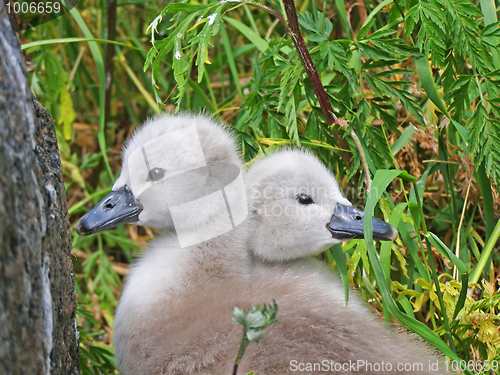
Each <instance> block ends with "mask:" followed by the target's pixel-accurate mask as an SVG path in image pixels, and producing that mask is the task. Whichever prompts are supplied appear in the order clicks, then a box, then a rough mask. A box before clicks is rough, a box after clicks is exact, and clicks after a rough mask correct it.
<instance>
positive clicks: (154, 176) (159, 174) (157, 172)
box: [148, 168, 165, 181]
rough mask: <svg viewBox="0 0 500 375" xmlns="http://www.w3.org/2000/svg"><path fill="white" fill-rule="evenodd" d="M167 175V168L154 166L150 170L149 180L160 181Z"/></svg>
mask: <svg viewBox="0 0 500 375" xmlns="http://www.w3.org/2000/svg"><path fill="white" fill-rule="evenodd" d="M163 177H165V169H163V168H153V169H151V170H150V171H149V172H148V181H160V180H161V179H163Z"/></svg>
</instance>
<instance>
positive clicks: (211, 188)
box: [76, 114, 247, 243]
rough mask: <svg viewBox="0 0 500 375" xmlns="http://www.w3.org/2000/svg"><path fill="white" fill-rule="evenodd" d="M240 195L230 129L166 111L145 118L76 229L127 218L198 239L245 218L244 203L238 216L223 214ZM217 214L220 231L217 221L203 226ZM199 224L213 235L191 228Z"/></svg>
mask: <svg viewBox="0 0 500 375" xmlns="http://www.w3.org/2000/svg"><path fill="white" fill-rule="evenodd" d="M235 184H236V185H237V186H235ZM224 187H226V188H225V189H223V188H224ZM231 187H232V188H231ZM241 195H243V196H244V186H243V180H242V178H241V159H240V158H239V157H238V153H237V147H236V144H235V141H234V139H233V138H231V136H230V135H229V134H228V132H227V131H225V130H224V129H223V128H222V126H221V125H220V124H219V123H217V122H216V121H214V120H213V119H210V118H207V117H205V116H202V115H187V114H181V115H171V114H166V115H162V116H159V117H156V118H153V119H151V120H149V121H147V122H146V123H145V124H144V125H143V126H142V127H141V128H140V129H139V130H137V131H136V132H135V134H134V135H133V136H132V137H131V138H130V140H129V141H128V142H127V145H126V146H125V148H124V151H123V167H122V172H121V174H120V177H119V178H118V179H117V180H116V182H115V184H114V186H113V190H112V192H111V193H110V194H109V195H108V196H107V197H106V198H104V199H103V200H102V201H101V202H100V203H99V204H98V205H97V206H96V207H95V208H94V209H93V210H92V211H91V212H89V213H88V214H87V215H85V216H84V217H82V218H81V219H80V221H79V222H78V223H77V226H76V227H77V230H78V231H79V233H80V234H93V233H96V232H99V231H102V230H105V229H109V228H112V227H115V226H117V225H120V224H125V223H131V222H135V223H137V224H139V225H148V226H150V227H153V228H156V229H164V228H174V226H175V228H176V230H177V232H178V235H179V232H182V233H184V234H185V237H186V238H191V239H192V240H193V241H195V242H194V243H196V241H198V240H199V239H204V238H205V237H207V236H208V237H210V236H212V237H214V236H215V235H217V234H221V233H223V232H224V231H225V229H227V228H226V226H227V225H230V224H231V223H232V225H233V226H234V225H237V223H238V222H241V221H242V219H244V217H246V212H247V211H246V203H245V204H240V206H241V207H237V210H239V211H241V214H240V215H239V216H238V215H237V214H236V212H235V213H234V216H235V217H231V218H228V217H227V212H228V210H229V209H230V208H234V207H231V203H232V202H233V203H234V204H238V203H235V202H237V201H238V198H240V197H241ZM245 202H246V201H245ZM234 204H233V205H234ZM228 206H230V208H228ZM237 210H236V211H237ZM221 215H222V216H224V217H223V218H222V219H221V220H223V222H222V224H221V225H222V227H224V228H225V229H224V231H222V232H221V228H220V225H219V227H217V228H215V229H214V225H215V226H217V222H216V224H211V225H209V226H207V225H202V224H207V222H208V221H209V220H208V219H209V217H210V222H213V217H217V216H220V217H222V216H221ZM176 219H177V220H176ZM230 219H233V221H232V222H231V223H229V221H230ZM228 223H229V224H228ZM219 224H220V223H219ZM179 225H180V226H182V228H180V227H179ZM200 227H203V228H204V229H203V230H205V231H208V232H211V234H210V233H209V234H207V233H205V234H200V233H198V234H196V233H194V234H193V233H192V232H190V231H191V230H193V228H200ZM179 229H181V230H179ZM214 231H215V235H214ZM197 236H198V237H197ZM200 236H201V237H200ZM198 242H199V241H198Z"/></svg>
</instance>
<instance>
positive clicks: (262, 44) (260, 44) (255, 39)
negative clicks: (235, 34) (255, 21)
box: [224, 17, 269, 53]
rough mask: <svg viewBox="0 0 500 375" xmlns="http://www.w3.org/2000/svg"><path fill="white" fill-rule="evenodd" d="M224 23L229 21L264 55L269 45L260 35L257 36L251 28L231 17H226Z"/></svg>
mask: <svg viewBox="0 0 500 375" xmlns="http://www.w3.org/2000/svg"><path fill="white" fill-rule="evenodd" d="M224 21H227V22H228V23H230V24H231V25H232V26H234V27H235V28H236V29H237V30H238V31H239V32H240V33H241V34H243V36H244V37H245V38H247V39H248V40H249V41H251V42H252V43H253V44H255V46H256V47H257V48H258V49H259V51H260V52H262V53H264V52H265V51H266V50H267V49H268V48H269V45H268V44H267V42H266V41H265V40H264V39H262V38H261V37H260V35H258V34H256V33H255V31H253V30H252V29H251V28H249V27H248V26H247V25H245V24H243V23H241V22H240V21H237V20H235V19H234V18H231V17H224Z"/></svg>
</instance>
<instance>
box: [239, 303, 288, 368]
mask: <svg viewBox="0 0 500 375" xmlns="http://www.w3.org/2000/svg"><path fill="white" fill-rule="evenodd" d="M233 315H234V316H233V318H232V319H233V322H235V323H236V324H239V325H241V326H243V337H242V338H241V342H240V348H239V350H238V356H237V358H236V361H235V368H236V370H235V371H234V372H233V374H235V373H236V371H237V368H238V364H239V363H240V361H241V359H242V358H243V356H244V355H245V351H246V350H247V348H248V345H250V343H251V342H259V341H260V340H262V339H263V338H264V329H266V327H268V326H270V325H271V324H273V323H276V322H277V319H276V316H277V315H278V305H277V304H276V301H275V300H273V305H272V306H271V305H270V304H266V303H263V304H262V310H260V305H259V304H256V305H255V306H253V307H252V308H251V309H250V310H248V311H247V310H241V309H239V308H237V307H235V308H234V312H233Z"/></svg>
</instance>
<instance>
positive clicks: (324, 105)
mask: <svg viewBox="0 0 500 375" xmlns="http://www.w3.org/2000/svg"><path fill="white" fill-rule="evenodd" d="M283 4H284V5H285V12H286V16H287V19H288V28H289V32H288V34H289V35H290V37H291V38H292V41H293V43H294V44H295V47H296V48H297V51H298V52H299V56H300V59H301V61H302V64H304V69H305V71H306V73H307V76H308V77H309V80H310V81H311V85H312V87H313V90H314V93H315V94H316V97H317V98H318V102H319V105H320V107H321V110H322V111H323V115H324V116H325V119H326V121H327V123H328V124H329V125H333V124H338V125H340V126H342V127H343V128H344V129H346V130H347V129H348V127H349V124H348V123H347V121H346V120H345V119H343V118H337V116H335V113H334V112H333V108H332V104H331V103H330V100H329V99H328V95H327V93H326V91H325V88H324V87H323V84H322V83H321V79H320V78H319V75H318V72H317V71H316V67H315V66H314V63H313V61H312V59H311V55H310V54H309V50H308V49H307V46H306V43H305V42H304V38H303V37H302V34H301V32H300V28H299V20H298V18H297V10H296V9H295V3H294V1H293V0H283ZM350 135H351V137H352V139H353V140H354V143H355V144H356V148H357V149H358V152H359V154H360V157H361V162H362V165H363V169H364V171H365V184H366V188H367V190H370V185H371V178H370V170H369V169H368V163H367V162H366V158H365V153H364V151H363V147H362V146H361V143H360V141H359V138H358V136H357V135H356V133H355V132H354V130H352V131H351V132H350ZM333 137H334V138H335V142H336V143H337V146H338V147H340V148H343V149H347V148H348V146H347V144H346V143H347V142H346V141H345V140H344V138H342V137H340V135H339V134H335V133H333ZM341 154H342V158H343V160H344V162H345V163H346V164H347V165H349V164H350V163H351V154H350V153H347V152H341Z"/></svg>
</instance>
